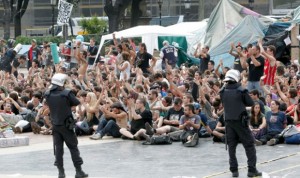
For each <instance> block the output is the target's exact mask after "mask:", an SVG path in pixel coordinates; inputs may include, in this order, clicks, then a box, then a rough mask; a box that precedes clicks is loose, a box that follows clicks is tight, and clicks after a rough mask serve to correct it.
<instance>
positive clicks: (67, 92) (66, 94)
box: [61, 90, 71, 96]
mask: <svg viewBox="0 0 300 178" xmlns="http://www.w3.org/2000/svg"><path fill="white" fill-rule="evenodd" d="M70 92H71V90H63V91H62V92H61V95H63V96H68V95H69V93H70Z"/></svg>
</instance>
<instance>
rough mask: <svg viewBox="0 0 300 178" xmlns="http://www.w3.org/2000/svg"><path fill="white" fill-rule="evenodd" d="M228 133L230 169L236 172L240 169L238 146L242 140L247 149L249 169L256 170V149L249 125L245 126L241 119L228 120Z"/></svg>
mask: <svg viewBox="0 0 300 178" xmlns="http://www.w3.org/2000/svg"><path fill="white" fill-rule="evenodd" d="M226 135H227V143H228V152H229V165H230V171H231V172H234V171H237V170H238V162H237V159H236V147H237V144H238V142H239V141H241V142H242V144H243V146H244V148H245V151H246V155H247V159H248V161H247V163H248V170H249V171H250V172H254V171H256V149H255V146H254V138H253V136H252V133H251V131H250V129H249V127H248V126H247V127H245V126H243V125H242V122H241V121H226Z"/></svg>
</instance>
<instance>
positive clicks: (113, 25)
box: [104, 0, 131, 33]
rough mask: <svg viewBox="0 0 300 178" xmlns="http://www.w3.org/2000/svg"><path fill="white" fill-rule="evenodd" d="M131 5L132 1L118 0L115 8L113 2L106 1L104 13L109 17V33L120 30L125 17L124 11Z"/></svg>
mask: <svg viewBox="0 0 300 178" xmlns="http://www.w3.org/2000/svg"><path fill="white" fill-rule="evenodd" d="M130 3H131V0H116V3H115V5H114V6H113V4H112V1H111V0H105V6H104V11H105V13H106V14H107V17H108V24H109V33H113V32H115V31H118V30H119V24H121V18H122V17H124V11H125V9H126V8H127V7H128V5H129V4H130Z"/></svg>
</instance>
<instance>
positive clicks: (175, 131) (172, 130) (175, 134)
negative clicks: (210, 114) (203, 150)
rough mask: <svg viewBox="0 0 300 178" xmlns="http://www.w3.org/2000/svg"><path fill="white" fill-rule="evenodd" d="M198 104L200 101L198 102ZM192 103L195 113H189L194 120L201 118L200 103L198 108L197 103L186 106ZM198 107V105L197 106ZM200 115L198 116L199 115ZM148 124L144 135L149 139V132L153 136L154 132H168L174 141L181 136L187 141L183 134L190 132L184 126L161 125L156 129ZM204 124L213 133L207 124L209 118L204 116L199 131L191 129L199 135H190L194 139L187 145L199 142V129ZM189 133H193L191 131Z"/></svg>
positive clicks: (178, 139) (200, 121)
mask: <svg viewBox="0 0 300 178" xmlns="http://www.w3.org/2000/svg"><path fill="white" fill-rule="evenodd" d="M197 104H198V103H197ZM190 105H192V106H193V108H194V110H193V112H192V113H193V115H192V116H191V114H188V115H189V116H191V117H192V120H193V118H198V117H199V118H200V116H199V108H200V107H199V106H200V105H199V104H198V108H195V107H194V106H195V104H186V106H185V107H184V108H186V107H188V108H190V107H191V106H190ZM196 107H197V106H196ZM185 113H188V111H186V112H184V114H185ZM183 116H184V115H181V118H182V117H183ZM197 116H198V117H197ZM145 126H146V133H145V134H144V135H143V136H144V137H145V138H146V139H147V140H149V139H150V137H149V136H148V135H147V134H149V135H150V136H152V135H153V134H165V133H167V134H168V135H169V136H170V137H171V139H172V140H173V141H180V140H182V139H181V138H183V142H184V143H185V142H186V141H187V140H186V138H185V136H183V134H184V135H188V133H185V130H184V128H183V129H180V128H177V127H173V126H163V127H161V128H157V129H154V128H152V127H151V126H150V125H149V124H146V125H145ZM202 126H204V127H205V129H206V131H207V132H208V133H209V134H211V133H212V131H211V130H210V128H209V126H208V125H207V119H206V120H202V118H200V119H199V128H198V129H197V131H196V130H194V129H190V130H193V132H194V131H195V133H197V135H192V136H193V137H189V139H190V138H193V140H194V141H191V142H188V143H187V144H185V146H195V145H196V144H197V143H198V141H197V140H198V138H199V136H198V133H199V130H200V128H201V127H202ZM189 133H191V132H189Z"/></svg>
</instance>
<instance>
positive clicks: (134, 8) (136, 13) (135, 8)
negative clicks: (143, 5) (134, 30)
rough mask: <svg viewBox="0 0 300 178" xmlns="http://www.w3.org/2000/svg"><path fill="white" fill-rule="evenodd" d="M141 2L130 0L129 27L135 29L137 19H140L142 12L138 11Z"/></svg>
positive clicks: (139, 0)
mask: <svg viewBox="0 0 300 178" xmlns="http://www.w3.org/2000/svg"><path fill="white" fill-rule="evenodd" d="M141 1H142V0H132V4H131V22H130V26H131V27H135V26H137V25H138V21H139V18H140V17H142V15H143V12H142V11H141V10H140V2H141Z"/></svg>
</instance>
